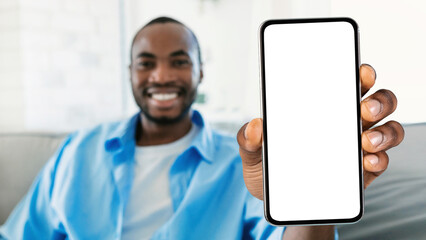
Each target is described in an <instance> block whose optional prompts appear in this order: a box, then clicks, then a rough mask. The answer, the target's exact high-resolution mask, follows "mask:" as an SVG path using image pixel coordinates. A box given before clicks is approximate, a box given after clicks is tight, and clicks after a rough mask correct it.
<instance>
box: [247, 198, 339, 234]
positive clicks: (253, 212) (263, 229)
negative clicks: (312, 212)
mask: <svg viewBox="0 0 426 240" xmlns="http://www.w3.org/2000/svg"><path fill="white" fill-rule="evenodd" d="M244 213H245V217H244V231H243V239H262V240H263V239H274V240H275V239H277V240H278V239H279V240H281V239H282V237H283V235H284V231H285V227H276V226H272V225H270V224H269V223H268V222H267V221H266V220H265V217H264V213H263V202H262V201H260V200H259V199H257V198H255V197H253V196H252V195H251V194H250V193H247V198H246V204H245V209H244ZM334 239H335V240H339V233H338V231H337V228H334Z"/></svg>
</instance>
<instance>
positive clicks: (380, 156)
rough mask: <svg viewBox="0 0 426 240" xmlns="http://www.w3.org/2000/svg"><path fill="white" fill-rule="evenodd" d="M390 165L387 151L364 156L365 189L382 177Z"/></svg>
mask: <svg viewBox="0 0 426 240" xmlns="http://www.w3.org/2000/svg"><path fill="white" fill-rule="evenodd" d="M388 165H389V156H388V155H387V154H386V152H385V151H381V152H377V153H373V154H367V155H364V188H366V187H368V185H370V183H371V182H372V181H373V180H374V179H376V178H377V177H378V176H380V175H381V174H382V173H383V172H384V171H385V170H386V168H387V167H388Z"/></svg>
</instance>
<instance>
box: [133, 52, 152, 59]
mask: <svg viewBox="0 0 426 240" xmlns="http://www.w3.org/2000/svg"><path fill="white" fill-rule="evenodd" d="M140 57H148V58H155V55H154V54H152V53H149V52H141V53H139V54H138V55H137V56H136V58H140Z"/></svg>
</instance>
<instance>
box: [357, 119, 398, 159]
mask: <svg viewBox="0 0 426 240" xmlns="http://www.w3.org/2000/svg"><path fill="white" fill-rule="evenodd" d="M403 139H404V128H403V127H402V126H401V124H399V123H398V122H395V121H389V122H387V123H385V124H384V125H382V126H379V127H376V128H373V129H370V130H367V131H365V132H363V133H362V137H361V141H362V148H363V149H364V150H365V151H366V152H368V153H377V152H380V151H386V150H387V149H389V148H392V147H395V146H397V145H398V144H400V143H401V141H402V140H403Z"/></svg>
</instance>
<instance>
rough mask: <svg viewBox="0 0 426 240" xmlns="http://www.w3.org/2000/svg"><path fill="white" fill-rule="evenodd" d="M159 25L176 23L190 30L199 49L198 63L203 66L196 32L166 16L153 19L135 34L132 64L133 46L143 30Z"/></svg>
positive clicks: (131, 47)
mask: <svg viewBox="0 0 426 240" xmlns="http://www.w3.org/2000/svg"><path fill="white" fill-rule="evenodd" d="M157 23H162V24H164V23H176V24H180V25H182V26H184V27H185V28H186V29H188V30H189V32H190V33H191V36H192V39H193V40H194V42H195V44H196V45H197V46H196V47H197V51H198V62H199V64H200V65H202V60H201V59H202V57H201V49H200V43H199V42H198V39H197V36H195V34H194V32H193V31H192V30H191V29H190V28H189V27H187V26H186V25H185V24H183V23H182V22H179V21H178V20H176V19H173V18H170V17H165V16H162V17H157V18H154V19H152V20H151V21H149V22H148V23H147V24H145V25H144V26H143V27H141V28H140V29H139V30H138V31H137V32H136V34H135V36H134V37H133V40H132V45H131V46H130V62H132V50H133V45H134V44H135V41H136V37H137V36H138V34H139V33H140V32H141V31H142V30H143V29H145V28H146V27H148V26H150V25H153V24H157Z"/></svg>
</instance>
